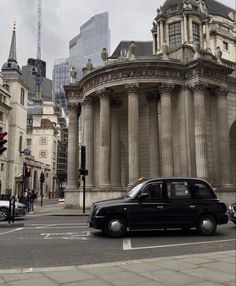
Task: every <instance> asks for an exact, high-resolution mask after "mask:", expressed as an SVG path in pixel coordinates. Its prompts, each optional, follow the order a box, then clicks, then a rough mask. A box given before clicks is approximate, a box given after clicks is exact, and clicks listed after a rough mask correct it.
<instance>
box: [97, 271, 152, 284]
mask: <svg viewBox="0 0 236 286" xmlns="http://www.w3.org/2000/svg"><path fill="white" fill-rule="evenodd" d="M99 276H100V278H101V279H102V280H105V281H107V282H109V283H112V285H122V286H123V285H130V284H131V285H132V284H137V283H140V284H142V283H143V285H145V284H146V283H147V282H149V281H150V280H149V279H148V278H145V277H142V276H141V275H138V274H137V273H130V272H126V271H122V272H119V273H110V274H103V275H99Z"/></svg>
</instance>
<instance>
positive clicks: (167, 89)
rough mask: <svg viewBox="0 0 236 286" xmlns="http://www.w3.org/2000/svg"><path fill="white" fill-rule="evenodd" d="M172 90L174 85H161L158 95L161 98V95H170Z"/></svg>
mask: <svg viewBox="0 0 236 286" xmlns="http://www.w3.org/2000/svg"><path fill="white" fill-rule="evenodd" d="M173 89H174V85H173V84H169V83H161V84H160V85H159V91H160V95H161V96H162V95H163V94H166V93H169V94H171V93H172V91H173Z"/></svg>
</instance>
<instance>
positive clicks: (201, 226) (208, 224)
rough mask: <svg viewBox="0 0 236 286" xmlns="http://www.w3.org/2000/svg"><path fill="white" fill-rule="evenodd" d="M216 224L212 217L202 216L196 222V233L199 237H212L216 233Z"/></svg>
mask: <svg viewBox="0 0 236 286" xmlns="http://www.w3.org/2000/svg"><path fill="white" fill-rule="evenodd" d="M216 227H217V223H216V220H215V218H214V217H213V216H211V215H202V216H201V217H200V218H199V220H198V225H197V231H198V233H199V234H200V235H204V236H206V235H212V234H214V233H215V232H216Z"/></svg>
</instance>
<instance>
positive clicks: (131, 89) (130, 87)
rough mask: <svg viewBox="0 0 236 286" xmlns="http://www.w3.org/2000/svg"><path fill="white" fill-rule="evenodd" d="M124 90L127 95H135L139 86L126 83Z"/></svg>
mask: <svg viewBox="0 0 236 286" xmlns="http://www.w3.org/2000/svg"><path fill="white" fill-rule="evenodd" d="M125 90H126V91H127V93H128V95H129V94H131V93H137V92H138V90H139V84H138V83H126V84H125Z"/></svg>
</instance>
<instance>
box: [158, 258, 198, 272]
mask: <svg viewBox="0 0 236 286" xmlns="http://www.w3.org/2000/svg"><path fill="white" fill-rule="evenodd" d="M161 266H162V267H163V268H166V269H167V270H184V269H192V268H196V267H198V266H197V265H195V264H193V263H191V262H189V263H186V262H185V260H183V259H179V260H177V261H163V262H162V264H161Z"/></svg>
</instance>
